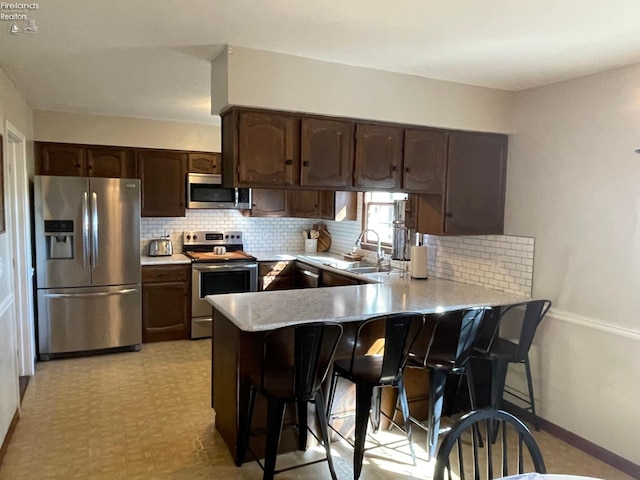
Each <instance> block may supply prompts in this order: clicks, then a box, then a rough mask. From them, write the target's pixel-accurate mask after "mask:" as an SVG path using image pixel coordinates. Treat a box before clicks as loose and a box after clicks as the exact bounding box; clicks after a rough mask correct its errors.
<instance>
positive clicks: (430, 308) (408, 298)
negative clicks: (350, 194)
mask: <svg viewBox="0 0 640 480" xmlns="http://www.w3.org/2000/svg"><path fill="white" fill-rule="evenodd" d="M366 277H369V278H371V277H378V279H379V281H381V282H384V283H370V284H366V285H352V286H346V287H330V288H307V289H302V290H301V289H297V290H278V291H271V292H256V293H241V294H237V293H234V294H226V295H212V296H208V297H206V298H207V301H208V302H209V303H210V304H211V305H212V306H213V308H214V309H215V310H216V311H217V312H219V313H220V314H222V315H224V316H225V317H226V318H227V319H228V320H229V321H231V322H232V323H233V324H234V325H235V326H236V327H237V328H239V329H240V330H242V331H245V332H259V331H265V330H273V329H274V328H279V327H284V326H287V325H292V324H298V323H306V322H317V321H327V320H331V321H337V322H350V321H355V320H364V319H365V318H368V317H373V316H376V315H384V314H388V313H395V312H407V311H414V312H421V313H438V312H445V311H448V310H457V309H460V308H466V307H474V306H494V305H508V304H511V303H516V302H519V301H523V300H524V299H525V297H523V296H522V295H516V294H511V293H504V292H500V291H498V290H492V289H488V288H482V287H476V286H473V285H466V284H463V283H458V282H452V281H449V280H440V279H437V278H431V279H429V280H413V279H411V278H409V276H408V275H407V276H405V277H404V278H400V276H399V275H398V274H397V273H393V274H390V275H387V274H386V273H379V274H370V275H366Z"/></svg>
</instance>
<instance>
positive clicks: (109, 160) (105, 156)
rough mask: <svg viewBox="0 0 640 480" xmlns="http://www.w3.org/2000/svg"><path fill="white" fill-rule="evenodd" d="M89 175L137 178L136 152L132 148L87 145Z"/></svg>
mask: <svg viewBox="0 0 640 480" xmlns="http://www.w3.org/2000/svg"><path fill="white" fill-rule="evenodd" d="M86 173H87V176H89V177H111V178H137V176H138V172H137V168H136V157H135V152H134V150H133V149H132V148H121V147H91V146H89V147H87V172H86Z"/></svg>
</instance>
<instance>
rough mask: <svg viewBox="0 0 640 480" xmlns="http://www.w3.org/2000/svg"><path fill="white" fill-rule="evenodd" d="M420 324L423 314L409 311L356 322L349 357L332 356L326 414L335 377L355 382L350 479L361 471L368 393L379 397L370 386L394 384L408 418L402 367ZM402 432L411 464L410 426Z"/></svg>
mask: <svg viewBox="0 0 640 480" xmlns="http://www.w3.org/2000/svg"><path fill="white" fill-rule="evenodd" d="M423 324H424V316H423V315H422V314H420V313H413V312H408V313H398V314H390V315H383V316H378V317H374V318H371V319H368V320H366V321H364V322H363V323H362V324H361V325H360V326H359V328H358V330H357V332H356V335H355V339H354V341H353V348H352V351H351V357H350V358H349V359H345V360H336V361H335V362H334V363H333V377H332V381H331V393H330V397H329V408H328V410H329V413H330V416H331V407H332V404H333V399H334V397H335V391H336V384H337V380H338V378H344V379H346V380H349V381H350V382H353V383H354V384H355V386H356V419H355V441H354V444H353V446H354V452H353V478H354V479H358V478H359V477H360V473H361V472H362V462H363V457H364V451H365V448H364V447H365V440H366V435H367V423H368V420H369V414H370V411H371V403H372V397H374V398H376V399H379V396H378V393H376V394H374V390H377V389H379V388H380V387H384V386H389V387H396V388H397V389H398V395H399V397H400V403H401V405H402V411H403V413H405V414H406V418H408V415H409V409H408V404H407V395H406V392H405V388H404V383H403V379H402V369H403V367H404V364H405V362H406V359H407V356H408V354H409V350H410V348H411V346H412V345H413V342H414V341H415V339H416V337H417V335H418V333H419V332H420V329H421V328H422V325H423ZM382 340H383V341H382ZM377 412H379V407H378V406H377V405H376V407H374V413H377ZM378 418H379V417H378ZM336 431H337V430H336ZM338 433H339V432H338ZM406 433H407V436H408V438H409V446H410V448H411V455H412V458H413V462H414V464H415V454H414V452H413V445H412V442H411V428H408V429H407V432H406Z"/></svg>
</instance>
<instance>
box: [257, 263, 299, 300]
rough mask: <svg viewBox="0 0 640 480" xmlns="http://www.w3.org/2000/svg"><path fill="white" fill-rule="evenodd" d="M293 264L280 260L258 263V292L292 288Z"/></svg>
mask: <svg viewBox="0 0 640 480" xmlns="http://www.w3.org/2000/svg"><path fill="white" fill-rule="evenodd" d="M294 271H295V262H294V261H288V260H280V261H274V262H259V263H258V291H260V292H262V291H263V290H265V291H266V290H289V289H290V288H293V287H294Z"/></svg>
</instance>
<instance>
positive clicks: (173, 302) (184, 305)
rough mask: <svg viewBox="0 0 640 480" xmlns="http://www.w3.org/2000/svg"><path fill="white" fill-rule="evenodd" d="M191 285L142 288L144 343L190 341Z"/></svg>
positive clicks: (170, 284) (168, 284) (164, 285)
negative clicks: (184, 339) (188, 339)
mask: <svg viewBox="0 0 640 480" xmlns="http://www.w3.org/2000/svg"><path fill="white" fill-rule="evenodd" d="M189 325H190V319H189V284H188V283H159V284H145V285H143V286H142V341H143V342H153V341H161V340H178V339H183V338H189Z"/></svg>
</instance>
